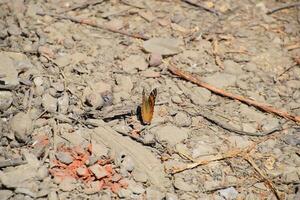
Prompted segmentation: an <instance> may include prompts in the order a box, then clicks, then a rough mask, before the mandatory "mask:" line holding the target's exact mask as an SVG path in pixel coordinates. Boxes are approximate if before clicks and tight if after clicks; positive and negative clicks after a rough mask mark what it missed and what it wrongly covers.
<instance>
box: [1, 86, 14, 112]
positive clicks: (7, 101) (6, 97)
mask: <svg viewBox="0 0 300 200" xmlns="http://www.w3.org/2000/svg"><path fill="white" fill-rule="evenodd" d="M12 102H13V95H12V93H11V92H9V91H0V111H2V112H3V111H6V110H7V109H8V108H9V107H10V106H11V104H12Z"/></svg>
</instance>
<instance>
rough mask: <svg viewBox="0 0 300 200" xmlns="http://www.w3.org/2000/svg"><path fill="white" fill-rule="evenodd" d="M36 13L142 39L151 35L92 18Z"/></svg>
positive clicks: (146, 38)
mask: <svg viewBox="0 0 300 200" xmlns="http://www.w3.org/2000/svg"><path fill="white" fill-rule="evenodd" d="M36 14H37V15H40V16H45V15H48V16H51V17H55V18H57V19H65V20H70V21H72V22H75V23H79V24H86V25H89V26H92V27H96V28H100V29H104V30H107V31H111V32H113V33H119V34H122V35H126V36H129V37H133V38H138V39H142V40H148V39H149V37H147V36H144V35H141V34H133V33H128V32H126V31H124V30H118V29H115V28H112V27H109V26H106V25H104V24H98V23H96V22H95V21H93V20H90V19H77V18H75V17H70V16H64V15H57V14H53V13H45V12H37V13H36Z"/></svg>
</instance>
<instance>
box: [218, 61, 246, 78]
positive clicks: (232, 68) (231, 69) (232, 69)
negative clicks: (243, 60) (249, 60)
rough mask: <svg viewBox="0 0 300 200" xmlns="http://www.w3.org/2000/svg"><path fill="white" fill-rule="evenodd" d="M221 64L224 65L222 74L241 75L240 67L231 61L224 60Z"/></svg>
mask: <svg viewBox="0 0 300 200" xmlns="http://www.w3.org/2000/svg"><path fill="white" fill-rule="evenodd" d="M223 64H224V72H226V73H228V74H235V75H239V74H242V73H243V70H242V68H241V66H240V65H239V64H238V63H236V62H234V61H233V60H225V61H224V62H223Z"/></svg>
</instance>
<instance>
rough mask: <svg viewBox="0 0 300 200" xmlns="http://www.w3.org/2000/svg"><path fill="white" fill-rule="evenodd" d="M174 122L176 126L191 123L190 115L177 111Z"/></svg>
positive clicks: (185, 125) (184, 125)
mask: <svg viewBox="0 0 300 200" xmlns="http://www.w3.org/2000/svg"><path fill="white" fill-rule="evenodd" d="M174 122H175V124H176V125H177V126H180V127H187V126H190V125H191V124H192V120H191V118H190V116H188V115H187V114H186V113H184V112H179V113H177V114H176V115H175V117H174Z"/></svg>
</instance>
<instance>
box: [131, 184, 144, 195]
mask: <svg viewBox="0 0 300 200" xmlns="http://www.w3.org/2000/svg"><path fill="white" fill-rule="evenodd" d="M128 189H130V190H131V191H132V192H133V193H134V194H142V193H144V192H145V189H144V188H143V186H142V185H141V184H137V183H135V184H130V185H129V186H128Z"/></svg>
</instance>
